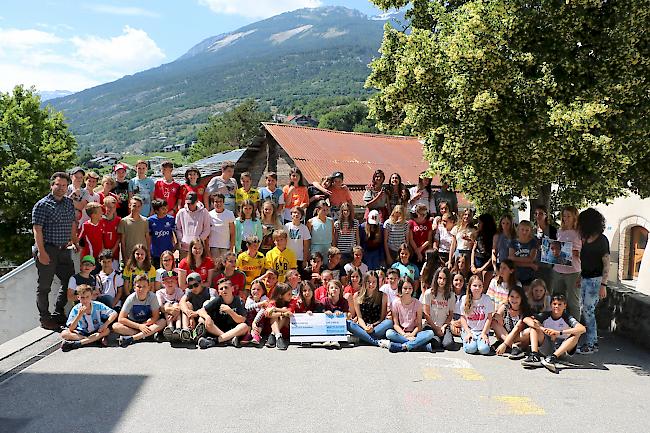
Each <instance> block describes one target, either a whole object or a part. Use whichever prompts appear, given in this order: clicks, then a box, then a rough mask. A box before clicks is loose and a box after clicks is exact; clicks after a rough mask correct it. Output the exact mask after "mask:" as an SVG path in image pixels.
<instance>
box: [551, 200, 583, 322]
mask: <svg viewBox="0 0 650 433" xmlns="http://www.w3.org/2000/svg"><path fill="white" fill-rule="evenodd" d="M577 229H578V209H576V207H575V206H566V207H565V208H564V209H562V224H561V225H560V229H559V230H558V231H557V240H558V241H562V242H571V249H572V255H571V265H555V266H553V272H552V278H551V281H552V282H553V292H555V293H564V295H565V296H566V298H567V303H568V305H569V307H568V308H569V314H571V315H572V316H573V317H578V316H579V314H580V292H579V290H580V289H579V287H578V286H579V285H578V284H577V283H578V278H579V277H580V272H581V271H582V266H581V262H580V251H581V250H582V238H581V237H580V234H579V233H578V230H577Z"/></svg>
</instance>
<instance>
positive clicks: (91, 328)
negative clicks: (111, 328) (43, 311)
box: [66, 301, 115, 334]
mask: <svg viewBox="0 0 650 433" xmlns="http://www.w3.org/2000/svg"><path fill="white" fill-rule="evenodd" d="M90 304H91V305H92V307H93V308H92V311H91V312H90V314H86V315H84V317H82V318H81V319H79V322H78V323H77V328H76V329H77V331H79V332H82V333H84V334H92V333H93V332H95V331H97V330H98V329H99V328H100V327H101V326H102V324H103V323H104V322H105V321H106V320H108V317H109V316H110V315H111V314H113V313H115V310H113V309H112V308H109V307H107V306H106V305H104V304H102V303H101V302H97V301H91V303H90ZM80 308H81V303H79V304H77V305H75V306H74V307H72V310H70V314H68V321H67V322H66V325H67V326H70V324H71V323H72V322H74V319H75V317H77V314H79V309H80Z"/></svg>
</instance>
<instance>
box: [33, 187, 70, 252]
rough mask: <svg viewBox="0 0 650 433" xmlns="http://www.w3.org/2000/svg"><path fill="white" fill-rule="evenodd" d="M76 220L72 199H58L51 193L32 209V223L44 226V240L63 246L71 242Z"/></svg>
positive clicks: (47, 242)
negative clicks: (73, 224)
mask: <svg viewBox="0 0 650 433" xmlns="http://www.w3.org/2000/svg"><path fill="white" fill-rule="evenodd" d="M75 220H76V218H75V210H74V204H73V202H72V199H70V198H68V197H63V198H62V199H61V200H59V201H57V200H55V199H54V196H53V195H52V194H51V193H50V194H48V195H46V196H45V197H43V198H42V199H40V200H39V201H38V202H37V203H36V204H35V205H34V208H33V209H32V225H35V226H41V227H43V242H45V243H46V244H52V245H56V246H57V247H63V246H65V245H67V244H68V242H70V237H71V235H72V223H73V222H74V221H75Z"/></svg>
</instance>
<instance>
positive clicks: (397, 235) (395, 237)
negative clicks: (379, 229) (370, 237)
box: [384, 219, 409, 251]
mask: <svg viewBox="0 0 650 433" xmlns="http://www.w3.org/2000/svg"><path fill="white" fill-rule="evenodd" d="M408 229H409V225H408V223H407V222H406V221H402V222H401V223H393V222H391V220H390V219H387V220H386V222H385V223H384V230H385V231H386V233H385V235H386V236H388V241H387V242H388V249H389V250H391V251H397V250H399V246H400V245H401V244H403V243H405V242H406V233H407V232H408Z"/></svg>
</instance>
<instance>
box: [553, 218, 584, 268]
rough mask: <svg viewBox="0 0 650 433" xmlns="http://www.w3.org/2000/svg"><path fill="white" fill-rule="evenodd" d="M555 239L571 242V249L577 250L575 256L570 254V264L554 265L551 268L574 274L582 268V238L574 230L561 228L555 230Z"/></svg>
mask: <svg viewBox="0 0 650 433" xmlns="http://www.w3.org/2000/svg"><path fill="white" fill-rule="evenodd" d="M557 240H558V241H561V242H572V243H573V245H572V246H571V248H572V249H573V251H576V250H577V251H578V255H577V256H575V255H574V256H572V257H571V260H572V262H571V263H572V265H571V266H568V265H555V266H553V270H555V272H557V273H558V274H574V273H576V272H580V271H581V270H582V265H581V263H580V254H579V253H580V250H581V249H582V239H581V238H580V235H579V234H578V232H577V231H576V230H562V229H559V230H558V231H557Z"/></svg>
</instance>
